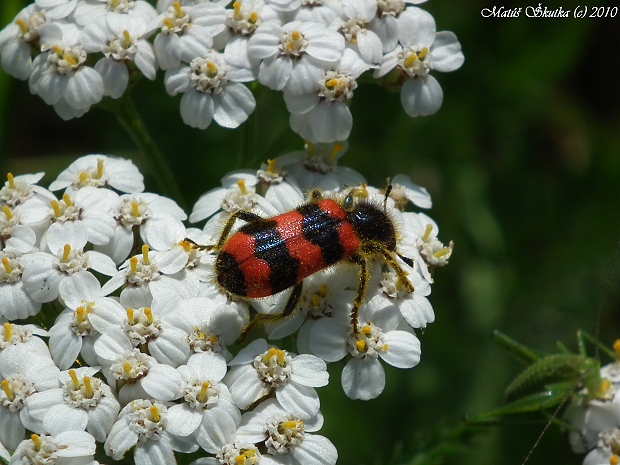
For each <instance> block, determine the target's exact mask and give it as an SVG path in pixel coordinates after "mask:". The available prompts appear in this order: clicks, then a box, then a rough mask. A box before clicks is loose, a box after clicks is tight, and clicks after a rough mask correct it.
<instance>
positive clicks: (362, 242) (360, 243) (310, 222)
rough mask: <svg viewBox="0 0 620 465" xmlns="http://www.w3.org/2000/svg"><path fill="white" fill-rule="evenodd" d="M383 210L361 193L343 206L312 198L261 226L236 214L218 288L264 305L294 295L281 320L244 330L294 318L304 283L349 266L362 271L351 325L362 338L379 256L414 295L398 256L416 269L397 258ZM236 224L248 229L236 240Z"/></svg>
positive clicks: (221, 257)
mask: <svg viewBox="0 0 620 465" xmlns="http://www.w3.org/2000/svg"><path fill="white" fill-rule="evenodd" d="M390 191H391V185H388V187H387V189H386V194H385V199H384V202H383V206H380V205H377V204H376V203H373V202H372V201H370V200H368V199H367V191H366V189H365V188H364V187H354V188H351V189H349V191H348V192H347V194H346V195H345V196H344V197H343V198H341V199H336V198H326V197H324V196H323V194H322V193H321V192H320V191H318V190H315V191H313V192H312V194H311V197H310V201H309V202H307V203H305V204H303V205H301V206H299V207H297V208H296V209H295V210H292V211H290V212H287V213H283V214H281V215H277V216H274V217H271V218H262V217H260V216H258V215H256V214H254V213H251V212H247V211H237V212H235V213H233V214H232V215H231V216H230V218H229V219H228V221H227V222H226V225H225V226H224V229H223V231H222V233H221V235H220V238H219V240H218V241H217V244H215V245H214V246H208V247H206V248H207V249H209V250H210V249H215V250H217V251H218V254H217V258H216V261H215V273H216V275H217V281H218V283H219V285H220V286H221V287H222V288H223V289H225V290H226V291H227V292H229V293H230V294H233V295H235V296H240V297H249V298H259V297H266V296H269V295H273V294H276V293H278V292H281V291H283V290H285V289H288V288H290V287H292V288H293V290H292V292H291V295H290V297H289V299H288V301H287V303H286V305H285V307H284V310H283V312H282V313H281V314H277V315H265V314H258V315H257V316H256V317H255V318H254V319H253V320H252V321H251V322H250V324H249V325H248V326H247V327H246V328H245V329H244V334H245V333H247V331H249V330H250V329H251V328H252V327H255V326H260V325H262V324H263V323H264V322H266V321H275V320H278V319H281V318H284V317H286V316H288V315H290V314H291V313H292V312H293V311H294V310H295V309H296V307H297V304H298V302H299V299H300V297H301V293H302V286H303V280H304V279H305V278H307V277H308V276H310V275H312V274H313V273H316V272H317V271H319V270H322V269H325V268H327V267H329V266H331V265H334V264H336V263H339V262H341V261H343V260H347V261H349V262H352V263H354V264H356V265H358V266H359V268H360V271H359V284H358V287H357V293H356V296H355V299H354V301H353V308H352V310H351V314H350V318H351V325H352V328H353V332H354V333H355V334H357V333H358V330H359V328H358V311H359V307H360V306H361V305H362V302H363V299H364V295H365V293H366V287H367V283H368V281H369V278H370V272H369V267H370V261H371V260H372V259H373V258H374V257H376V256H380V257H383V259H384V260H385V261H386V263H387V264H388V265H389V266H390V267H391V268H393V269H394V271H395V272H396V273H397V275H398V277H399V279H400V280H401V281H402V282H403V283H404V285H405V287H406V289H407V290H408V291H409V292H413V286H412V284H411V282H410V281H409V279H408V278H407V272H406V271H405V270H403V269H402V267H401V266H400V265H399V264H398V263H397V261H396V259H395V255H398V256H399V257H400V258H401V259H402V260H403V261H404V262H405V263H407V264H408V265H409V266H413V261H412V260H411V259H409V258H406V257H403V256H402V255H400V254H398V252H397V251H396V243H397V231H396V228H395V227H394V223H393V221H392V219H391V218H390V216H389V214H388V213H387V198H388V196H389V193H390ZM237 220H242V221H245V222H246V224H244V225H243V226H241V227H240V228H239V229H238V230H237V231H236V232H234V233H233V234H232V235H231V231H232V228H233V226H234V224H235V222H236V221H237Z"/></svg>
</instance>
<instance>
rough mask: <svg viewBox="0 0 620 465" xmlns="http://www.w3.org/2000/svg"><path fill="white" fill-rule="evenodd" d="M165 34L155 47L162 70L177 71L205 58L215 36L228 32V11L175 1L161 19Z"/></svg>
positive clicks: (158, 20)
mask: <svg viewBox="0 0 620 465" xmlns="http://www.w3.org/2000/svg"><path fill="white" fill-rule="evenodd" d="M156 21H157V26H156V27H159V28H161V33H159V34H158V35H157V37H155V42H154V44H153V46H154V50H155V56H156V57H157V61H158V63H159V66H160V67H161V69H166V70H168V69H174V68H177V67H179V65H180V64H181V62H185V63H189V62H191V61H192V60H194V59H195V58H196V57H201V56H203V55H205V54H206V53H207V52H209V50H210V49H211V46H212V45H213V36H214V35H215V34H217V33H219V32H220V31H222V30H223V29H224V8H222V7H221V6H218V5H213V4H211V3H201V4H198V5H196V6H181V4H180V3H179V2H173V3H172V5H171V6H170V8H168V10H167V11H165V12H164V13H162V14H161V15H159V17H158V18H157V20H156Z"/></svg>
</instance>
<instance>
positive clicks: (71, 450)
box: [54, 431, 95, 457]
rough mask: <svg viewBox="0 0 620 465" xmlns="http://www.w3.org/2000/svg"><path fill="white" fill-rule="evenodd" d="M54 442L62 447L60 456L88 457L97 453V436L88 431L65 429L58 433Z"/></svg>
mask: <svg viewBox="0 0 620 465" xmlns="http://www.w3.org/2000/svg"><path fill="white" fill-rule="evenodd" d="M54 442H55V443H56V444H57V445H59V446H60V447H59V448H58V449H57V450H56V455H57V456H58V457H86V456H88V455H93V454H94V453H95V438H93V437H92V436H91V435H90V434H88V433H87V432H86V431H64V432H62V433H59V434H57V435H56V438H55V440H54Z"/></svg>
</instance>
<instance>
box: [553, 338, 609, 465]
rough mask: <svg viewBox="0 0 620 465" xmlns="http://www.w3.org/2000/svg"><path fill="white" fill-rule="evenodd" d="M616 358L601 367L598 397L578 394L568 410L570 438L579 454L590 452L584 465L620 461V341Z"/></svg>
mask: <svg viewBox="0 0 620 465" xmlns="http://www.w3.org/2000/svg"><path fill="white" fill-rule="evenodd" d="M614 351H615V352H616V358H617V359H616V361H615V362H613V363H610V364H609V365H606V366H604V367H602V368H601V369H600V377H601V379H602V383H601V389H600V392H599V393H596V394H597V397H596V398H595V399H592V400H589V399H588V398H587V396H586V395H584V396H576V397H575V398H574V399H573V401H572V402H571V404H570V405H569V406H568V408H567V409H566V412H565V414H564V419H565V420H566V421H567V422H568V423H569V424H570V428H569V441H570V444H571V447H572V449H573V451H574V452H575V453H578V454H582V453H584V452H588V454H587V455H586V457H585V459H584V461H583V463H584V465H618V463H620V340H618V341H616V343H615V344H614Z"/></svg>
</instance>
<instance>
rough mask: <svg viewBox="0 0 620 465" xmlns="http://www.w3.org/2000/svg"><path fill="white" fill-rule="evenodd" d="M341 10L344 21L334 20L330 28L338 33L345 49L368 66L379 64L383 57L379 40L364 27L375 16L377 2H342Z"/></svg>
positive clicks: (356, 0)
mask: <svg viewBox="0 0 620 465" xmlns="http://www.w3.org/2000/svg"><path fill="white" fill-rule="evenodd" d="M342 9H343V13H344V18H346V19H340V18H337V19H335V20H334V21H333V22H332V24H331V25H330V28H331V29H334V30H337V31H339V32H340V33H341V34H342V35H343V36H344V38H345V39H346V45H347V47H348V48H351V49H352V50H354V51H355V52H356V53H358V54H359V56H360V57H361V58H362V59H363V60H364V61H366V62H367V63H368V64H375V63H379V62H380V61H381V57H382V56H383V45H382V44H381V39H379V36H377V34H375V33H374V32H373V31H371V30H370V29H368V28H367V27H366V25H367V24H368V23H369V22H371V21H372V20H373V18H374V17H375V15H376V14H377V0H342Z"/></svg>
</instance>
